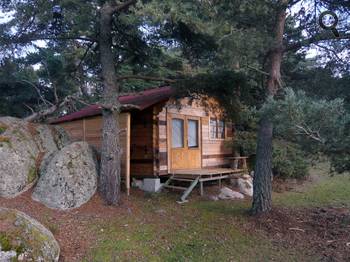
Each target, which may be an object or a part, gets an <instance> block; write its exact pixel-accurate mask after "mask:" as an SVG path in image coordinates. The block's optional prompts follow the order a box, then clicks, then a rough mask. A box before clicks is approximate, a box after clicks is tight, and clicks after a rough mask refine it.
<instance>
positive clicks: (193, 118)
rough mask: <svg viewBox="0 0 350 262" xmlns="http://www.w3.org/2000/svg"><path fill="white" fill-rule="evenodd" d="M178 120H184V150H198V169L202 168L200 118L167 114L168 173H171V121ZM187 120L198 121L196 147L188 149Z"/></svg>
mask: <svg viewBox="0 0 350 262" xmlns="http://www.w3.org/2000/svg"><path fill="white" fill-rule="evenodd" d="M173 118H178V119H183V120H184V148H187V150H199V154H200V165H199V168H198V169H201V168H202V167H203V154H202V153H203V152H202V150H203V138H202V118H201V117H200V116H193V115H185V114H178V113H169V112H167V116H166V119H167V152H168V173H171V172H172V170H173V169H172V165H171V162H172V161H171V160H172V119H173ZM188 120H197V121H198V147H196V148H189V147H188Z"/></svg>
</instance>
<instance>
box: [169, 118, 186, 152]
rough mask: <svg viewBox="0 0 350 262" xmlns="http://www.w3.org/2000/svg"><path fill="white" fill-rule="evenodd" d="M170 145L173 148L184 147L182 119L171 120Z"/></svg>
mask: <svg viewBox="0 0 350 262" xmlns="http://www.w3.org/2000/svg"><path fill="white" fill-rule="evenodd" d="M172 145H173V148H181V147H184V121H183V120H182V119H178V118H174V119H173V120H172Z"/></svg>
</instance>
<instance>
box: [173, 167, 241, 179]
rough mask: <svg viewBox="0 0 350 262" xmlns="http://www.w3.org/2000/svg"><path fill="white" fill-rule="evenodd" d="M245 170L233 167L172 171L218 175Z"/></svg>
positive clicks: (176, 171) (187, 174)
mask: <svg viewBox="0 0 350 262" xmlns="http://www.w3.org/2000/svg"><path fill="white" fill-rule="evenodd" d="M242 172H245V170H244V169H232V168H203V169H184V170H174V171H171V172H170V174H171V175H186V176H194V177H197V176H200V177H203V176H216V175H224V174H237V173H242Z"/></svg>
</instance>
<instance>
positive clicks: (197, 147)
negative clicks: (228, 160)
mask: <svg viewBox="0 0 350 262" xmlns="http://www.w3.org/2000/svg"><path fill="white" fill-rule="evenodd" d="M168 121H169V132H168V134H169V138H170V143H169V144H170V145H169V147H170V150H169V152H170V169H171V170H179V169H198V168H201V166H202V158H201V151H202V150H201V147H202V145H201V135H200V134H201V130H200V129H201V128H200V127H201V124H200V118H199V117H193V116H186V115H178V114H171V115H170V117H169V118H168Z"/></svg>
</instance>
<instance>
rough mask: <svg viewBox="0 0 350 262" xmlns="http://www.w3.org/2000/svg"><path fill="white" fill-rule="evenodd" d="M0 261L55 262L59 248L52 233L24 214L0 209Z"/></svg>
mask: <svg viewBox="0 0 350 262" xmlns="http://www.w3.org/2000/svg"><path fill="white" fill-rule="evenodd" d="M0 246H1V247H0V261H1V262H5V261H9V262H10V261H42V262H46V261H48V262H51V261H52V262H56V261H58V259H59V255H60V247H59V245H58V243H57V241H56V240H55V238H54V236H53V235H52V233H51V232H50V231H49V230H47V229H46V228H45V227H44V226H43V225H41V224H40V223H39V222H38V221H37V220H35V219H33V218H31V217H29V216H27V215H26V214H24V213H22V212H19V211H16V210H13V209H6V208H0Z"/></svg>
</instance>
